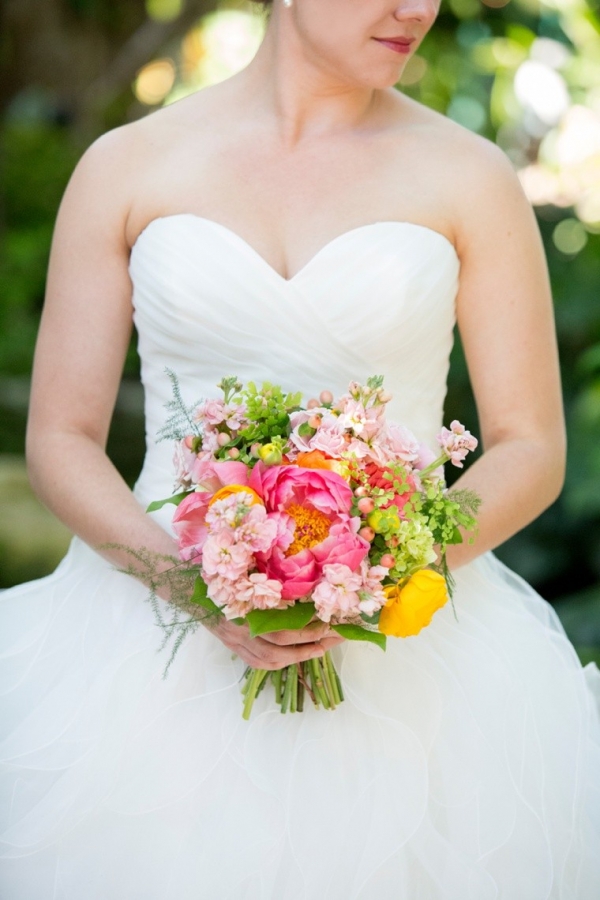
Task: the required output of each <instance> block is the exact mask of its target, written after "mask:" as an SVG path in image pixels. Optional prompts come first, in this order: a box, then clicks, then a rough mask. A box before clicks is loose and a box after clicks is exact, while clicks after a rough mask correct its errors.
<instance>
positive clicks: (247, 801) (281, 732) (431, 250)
mask: <svg viewBox="0 0 600 900" xmlns="http://www.w3.org/2000/svg"><path fill="white" fill-rule="evenodd" d="M459 268H460V266H459V261H458V258H457V256H456V253H455V251H454V249H453V247H452V245H451V244H450V243H449V242H448V241H447V239H446V238H445V237H443V236H442V235H440V234H438V233H437V232H434V231H432V230H431V229H428V228H425V227H423V226H419V225H415V224H412V223H406V222H381V223H374V224H372V225H367V226H364V227H362V228H359V229H355V230H353V231H351V232H347V233H346V234H345V235H341V236H340V237H339V238H337V239H336V240H335V241H333V242H331V243H329V244H328V245H327V246H326V247H324V248H323V250H322V251H320V253H319V254H317V256H315V257H314V258H313V259H312V260H311V261H310V262H309V263H308V264H307V266H305V267H304V268H303V269H302V270H301V271H300V272H299V273H298V274H297V275H296V276H295V277H294V278H292V279H291V280H290V281H286V280H285V279H283V278H281V276H279V275H278V274H277V273H276V272H275V271H274V270H273V269H271V268H270V267H269V266H268V265H267V263H266V262H264V260H262V259H261V258H260V257H259V256H258V255H257V254H256V252H255V251H253V250H252V248H251V247H250V246H249V245H248V244H246V243H245V242H244V241H242V239H241V238H239V237H238V236H237V235H235V234H233V232H231V231H229V230H228V229H226V228H224V227H223V226H221V225H218V224H217V223H214V222H211V221H210V220H206V219H202V218H200V217H197V216H191V215H176V216H168V217H165V218H162V219H156V220H154V221H153V222H152V223H150V225H149V226H148V227H147V228H146V229H145V231H144V232H143V233H142V235H141V236H140V238H139V239H138V242H137V243H136V245H135V247H134V250H133V252H132V258H131V269H130V271H131V277H132V281H133V285H134V294H133V299H134V305H135V317H136V324H137V327H138V330H139V335H140V351H141V355H142V363H143V380H144V384H145V389H146V416H147V430H148V453H147V457H146V462H145V465H144V470H143V472H142V475H141V477H140V480H139V482H138V484H137V486H136V496H137V497H138V499H139V501H140V503H142V504H146V503H147V502H148V501H149V500H150V499H156V498H157V497H162V496H166V495H168V494H169V493H170V489H171V486H172V471H171V452H172V451H171V448H170V447H169V446H168V445H167V444H164V443H159V444H156V442H155V437H156V431H157V429H158V428H159V427H160V426H161V425H162V424H163V422H164V418H165V415H166V414H165V411H164V408H163V404H164V402H165V401H166V400H167V399H168V398H169V390H170V388H169V384H168V380H167V378H166V376H165V373H164V368H165V366H168V367H169V368H171V369H172V370H174V371H175V372H176V373H177V374H178V375H179V377H180V379H181V382H182V388H183V391H184V394H185V396H186V397H187V398H188V399H189V400H190V401H191V400H193V399H196V398H199V397H200V396H212V395H214V394H215V393H216V389H215V384H216V382H218V381H219V379H220V378H221V376H222V375H224V374H237V375H239V376H240V377H241V378H242V379H243V380H250V379H253V380H255V381H262V380H263V379H269V380H271V381H274V382H276V383H280V384H282V385H283V386H284V387H285V388H287V389H290V390H292V389H294V390H295V389H303V390H304V391H305V397H308V396H311V394H315V395H316V394H318V393H319V391H320V390H322V389H323V388H328V389H330V390H332V391H333V392H334V393H338V392H340V391H342V390H343V389H344V388H345V387H346V385H347V382H348V381H350V380H353V379H358V380H361V379H364V378H366V377H367V376H368V375H370V374H384V375H385V379H386V380H385V383H386V386H387V387H388V389H389V390H391V391H392V392H393V393H394V401H393V411H392V414H393V416H394V417H395V418H397V419H398V420H399V421H401V422H402V423H403V424H405V425H407V426H408V427H411V428H412V429H413V430H414V431H415V432H416V433H417V434H418V436H419V437H420V438H421V439H424V440H431V439H432V436H433V435H434V434H435V432H436V430H437V429H438V428H439V425H440V423H441V417H442V408H443V401H444V395H445V381H446V375H447V369H448V356H449V352H450V348H451V343H452V326H453V323H454V300H455V296H456V291H457V285H458V276H459ZM170 514H171V513H170V512H168V511H164V510H163V511H161V513H159V514H157V518H158V519H159V521H161V522H162V524H163V525H164V527H165V528H169V521H168V519H169V516H170ZM456 581H457V590H456V595H455V605H456V610H457V618H455V617H454V614H453V612H452V609H451V608H450V606H446V607H444V608H443V609H441V610H440V611H438V612H437V613H436V615H435V616H434V619H433V621H432V624H431V625H430V626H429V627H428V628H427V629H425V630H424V631H423V632H421V634H420V635H418V636H416V637H412V638H407V639H404V640H393V639H391V640H389V642H388V650H387V652H386V653H382V652H381V651H380V650H379V649H378V648H377V647H373V646H372V645H367V644H362V643H360V644H354V643H345V644H343V645H341V646H339V647H336V648H335V650H334V651H333V652H334V657H335V659H336V663H337V665H338V669H339V671H340V674H341V678H342V681H343V684H344V687H345V692H346V700H345V701H344V703H343V704H342V705H341V706H340V707H339V708H338V709H337V710H335V711H333V712H326V711H323V710H315V709H313V708H312V707H309V708H307V709H306V710H305V712H304V713H302V714H298V715H286V716H282V715H281V714H280V713H279V712H278V710H277V709H276V708H275V706H274V704H273V702H272V700H271V698H270V695H269V692H268V691H264V692H263V693H262V694H261V695H260V696H259V698H258V700H257V701H256V704H255V708H254V711H253V714H252V718H251V720H250V721H249V722H245V721H243V720H242V719H241V697H240V678H241V675H242V672H243V669H244V665H243V663H242V662H241V661H240V660H239V659H236V658H232V657H231V653H230V652H229V651H228V650H227V649H226V648H225V647H224V646H223V645H222V644H221V643H220V642H219V641H218V639H216V638H215V637H214V636H213V635H211V634H210V633H209V632H208V631H206V630H205V629H199V630H198V631H197V632H196V633H194V634H193V635H192V636H190V637H189V638H188V639H187V640H186V641H185V643H184V645H183V647H182V648H181V650H180V652H179V654H178V656H177V657H176V659H175V662H174V664H173V666H172V669H171V671H170V673H169V675H168V677H167V678H166V679H163V677H162V675H163V671H164V667H165V664H166V659H167V657H166V656H165V655H164V654H160V653H158V652H157V648H158V646H159V644H160V640H161V635H160V632H159V631H158V629H157V627H156V625H155V622H154V615H153V612H152V610H151V608H150V605H149V603H148V602H147V591H146V589H145V588H144V587H143V586H141V585H140V584H139V583H137V582H136V581H134V580H133V579H131V578H130V577H128V576H126V575H124V574H122V573H119V572H117V571H115V570H114V569H113V568H112V567H111V566H110V564H108V563H107V562H106V561H105V560H103V559H102V558H101V557H99V556H98V555H97V554H96V553H94V552H93V551H92V550H91V549H90V548H89V547H87V546H86V545H85V544H83V543H82V542H81V541H80V540H78V539H74V541H73V544H72V546H71V549H70V551H69V553H68V555H67V557H66V558H65V560H64V561H63V562H62V563H61V565H60V566H59V567H58V569H57V570H56V572H55V573H54V574H52V575H51V576H49V577H48V578H45V579H41V580H39V581H36V582H31V583H30V584H26V585H22V586H20V587H17V588H13V589H11V590H9V591H5V592H3V593H2V594H0V686H1V695H0V738H1V742H0V834H1V839H0V856H1V859H0V897H2V898H3V900H4V898H6V900H81V898H83V897H85V898H86V900H106V898H108V897H111V898H115V900H138V898H139V900H175V898H177V900H204V898H206V900H500V898H502V900H597V897H598V896H599V892H600V853H599V851H600V721H599V708H600V676H599V674H598V670H597V669H596V668H595V666H593V665H590V666H587V667H585V668H582V667H581V665H580V664H579V661H578V659H577V656H576V654H575V651H574V649H573V647H572V646H571V644H570V643H569V641H568V640H567V638H566V636H565V633H564V631H563V629H562V627H561V625H560V622H559V621H558V619H557V617H556V615H555V614H554V612H553V610H552V608H551V607H550V606H549V605H548V604H547V603H546V602H545V601H544V600H543V599H542V598H541V597H539V595H537V594H536V593H535V592H534V591H533V590H532V589H531V588H530V587H529V586H528V585H527V584H526V583H525V582H523V580H522V579H520V578H519V577H518V576H517V575H515V574H514V573H512V572H510V571H509V570H508V569H507V568H506V567H505V566H503V565H502V564H501V563H500V562H499V561H498V560H497V559H496V558H495V557H494V555H493V554H491V553H488V554H485V555H484V556H482V557H480V558H479V559H477V560H475V561H474V562H473V563H471V564H469V565H467V566H464V567H462V568H461V569H459V570H458V571H457V572H456Z"/></svg>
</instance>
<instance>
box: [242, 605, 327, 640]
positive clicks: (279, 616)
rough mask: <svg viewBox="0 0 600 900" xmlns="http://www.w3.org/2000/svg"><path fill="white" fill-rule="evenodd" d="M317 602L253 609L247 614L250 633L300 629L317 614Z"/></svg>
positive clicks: (253, 635)
mask: <svg viewBox="0 0 600 900" xmlns="http://www.w3.org/2000/svg"><path fill="white" fill-rule="evenodd" d="M315 614H316V610H315V604H314V603H312V602H310V603H296V604H294V606H288V608H287V609H253V610H252V612H249V613H248V615H247V616H246V621H247V622H248V625H249V626H250V634H251V635H252V637H256V635H257V634H269V633H270V632H271V631H287V630H289V631H298V630H299V629H300V628H304V627H305V626H306V625H308V623H309V622H310V620H311V619H312V618H313V617H314V616H315Z"/></svg>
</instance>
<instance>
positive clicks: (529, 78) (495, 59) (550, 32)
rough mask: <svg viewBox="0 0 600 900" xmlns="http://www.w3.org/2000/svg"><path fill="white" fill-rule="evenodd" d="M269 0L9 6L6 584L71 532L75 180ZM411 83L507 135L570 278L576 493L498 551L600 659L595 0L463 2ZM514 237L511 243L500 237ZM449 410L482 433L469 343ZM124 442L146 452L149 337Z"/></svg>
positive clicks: (133, 381)
mask: <svg viewBox="0 0 600 900" xmlns="http://www.w3.org/2000/svg"><path fill="white" fill-rule="evenodd" d="M263 29H264V16H263V14H262V13H261V12H259V11H257V7H256V5H254V4H251V3H247V2H243V0H240V2H216V0H188V2H187V3H186V2H184V0H12V2H11V0H6V2H4V4H3V5H2V6H1V7H0V246H1V251H0V285H1V288H0V587H7V586H9V585H11V584H14V583H17V582H19V581H22V580H26V579H31V578H34V577H38V576H41V575H44V574H46V573H47V572H49V571H51V570H52V569H53V568H54V566H55V565H56V564H57V562H58V560H59V559H60V557H61V555H62V554H63V553H64V550H65V547H66V545H67V542H68V534H67V533H66V531H65V529H64V528H63V527H62V526H60V525H59V524H58V523H56V521H55V520H54V519H53V518H52V516H51V515H50V514H49V513H48V512H47V511H45V510H43V509H42V508H41V507H40V505H39V504H38V503H37V501H36V500H35V498H34V497H33V495H32V494H31V492H30V490H29V488H28V485H27V479H26V474H25V467H24V460H23V449H24V431H25V417H26V409H27V401H28V393H29V373H30V369H31V361H32V356H33V348H34V341H35V334H36V330H37V325H38V320H39V314H40V310H41V307H42V303H43V296H44V282H45V273H46V266H47V262H48V253H49V247H50V241H51V236H52V229H53V224H54V219H55V216H56V211H57V208H58V204H59V202H60V198H61V195H62V192H63V191H64V188H65V186H66V183H67V181H68V178H69V176H70V173H71V172H72V170H73V167H74V165H75V163H76V162H77V160H78V159H79V157H80V155H81V154H82V152H83V151H84V150H85V148H86V147H87V146H88V145H89V143H90V142H91V141H92V140H94V138H95V137H97V136H98V135H99V134H101V133H102V132H104V131H106V130H107V129H109V128H112V127H115V126H116V125H119V124H121V123H123V122H127V121H131V120H133V119H136V118H138V117H140V116H142V115H144V114H146V113H147V112H148V111H150V110H152V109H155V108H157V107H158V106H160V105H162V104H164V103H168V102H172V101H173V100H175V99H177V98H178V97H181V96H184V95H185V94H186V93H189V92H191V91H194V90H198V89H201V88H202V87H204V86H205V85H207V84H210V83H213V82H215V81H218V80H220V79H222V78H224V77H227V76H228V75H229V74H232V73H233V72H235V71H236V70H237V69H239V68H240V67H242V66H243V65H245V64H246V63H247V62H248V61H249V60H250V59H251V57H252V55H253V53H254V52H255V50H256V47H257V45H258V43H259V41H260V38H261V35H262V33H263ZM399 89H400V90H402V91H405V92H406V93H407V94H408V95H410V96H412V97H414V98H416V99H417V100H419V101H420V102H422V103H424V104H426V105H428V106H431V107H433V108H435V109H437V110H439V111H441V112H443V113H445V114H446V115H448V116H450V117H451V118H453V119H455V120H456V121H458V122H460V123H461V124H463V125H464V126H466V127H467V128H470V129H472V130H474V131H477V132H479V133H480V134H483V135H485V136H486V137H488V138H490V139H491V140H493V141H496V142H497V143H498V144H499V145H500V146H501V147H502V148H503V150H504V151H505V152H506V153H507V155H508V156H509V157H510V159H511V161H512V163H513V165H514V167H515V169H516V170H517V172H518V173H519V177H520V179H521V181H522V184H523V187H524V189H525V191H526V193H527V195H528V197H529V199H530V200H531V202H532V204H533V205H534V207H535V211H536V214H537V217H538V221H539V226H540V230H541V233H542V236H543V239H544V243H545V247H546V254H547V259H548V265H549V269H550V275H551V280H552V286H553V295H554V300H555V307H556V319H557V327H558V336H559V346H560V356H561V366H562V377H563V389H564V396H565V405H566V412H567V421H568V432H569V460H568V475H567V482H566V485H565V489H564V491H563V493H562V495H561V497H560V498H559V500H558V501H557V502H556V503H555V504H554V505H553V506H552V507H551V508H550V509H549V510H547V511H546V512H545V513H544V514H543V515H542V516H541V517H540V518H539V519H538V520H537V521H536V522H534V523H533V524H532V525H530V526H529V527H528V528H526V529H525V530H524V531H522V532H521V533H520V534H519V535H517V536H516V537H514V538H512V539H511V540H510V541H508V542H507V543H506V544H504V545H503V546H502V547H500V548H499V549H498V551H497V553H498V555H499V556H500V557H501V558H502V559H503V560H504V561H505V562H506V563H507V564H508V565H509V566H511V567H512V568H513V569H515V570H516V571H517V572H519V573H520V574H521V575H523V576H524V577H525V578H526V579H527V580H528V581H529V582H530V583H531V584H533V585H534V587H536V589H538V590H539V591H540V593H542V595H543V596H544V597H546V598H547V599H548V600H549V601H550V602H551V603H553V604H554V605H555V608H556V610H557V611H558V613H559V615H560V617H561V619H562V621H563V623H564V625H565V627H566V628H567V631H568V633H569V635H570V637H571V639H572V640H573V641H574V643H575V645H576V647H577V650H578V652H579V654H580V656H581V658H582V659H583V660H584V661H588V660H590V659H596V660H598V661H600V583H599V582H600V579H599V576H600V302H599V300H600V16H599V12H598V8H597V7H596V6H592V4H591V3H587V2H585V0H485V2H482V0H447V2H444V3H443V4H442V8H441V11H440V15H439V18H438V21H437V23H436V25H435V26H434V29H433V30H432V31H431V33H430V34H429V35H428V36H427V38H426V40H425V42H424V43H423V45H422V46H421V47H420V48H419V52H418V54H417V55H416V56H415V57H413V58H412V59H411V61H410V63H409V65H408V67H407V69H406V70H405V72H404V75H403V78H402V82H401V84H400V85H399ZM499 252H501V249H500V250H499ZM447 414H448V417H449V418H450V417H454V416H456V417H458V418H461V419H462V420H463V421H465V422H467V424H468V425H469V427H471V428H472V430H474V431H475V432H477V418H476V412H475V407H474V402H473V397H472V395H471V392H470V388H469V383H468V378H467V373H466V367H465V363H464V358H463V355H462V352H461V348H460V343H459V342H458V341H457V343H456V346H455V350H454V353H453V360H452V368H451V378H450V386H449V395H448V402H447ZM109 453H110V454H111V456H112V458H113V459H114V461H115V462H116V464H117V466H118V468H119V469H120V470H121V471H122V472H123V474H124V476H125V477H126V479H127V480H128V482H129V483H133V481H134V480H135V478H136V476H137V473H138V471H139V468H140V465H141V459H142V454H143V425H142V409H141V392H140V387H139V382H138V360H137V356H136V352H135V346H134V345H132V347H131V350H130V353H129V356H128V359H127V364H126V369H125V373H124V379H123V385H122V389H121V392H120V395H119V401H118V404H117V409H116V411H115V416H114V421H113V427H112V431H111V437H110V441H109Z"/></svg>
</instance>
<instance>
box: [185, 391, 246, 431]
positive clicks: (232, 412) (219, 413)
mask: <svg viewBox="0 0 600 900" xmlns="http://www.w3.org/2000/svg"><path fill="white" fill-rule="evenodd" d="M245 412H246V409H245V407H244V406H243V404H236V403H224V402H223V400H216V399H211V400H205V401H204V403H203V404H202V405H201V406H200V407H199V408H198V410H197V411H196V419H197V420H198V421H199V422H203V423H204V424H205V426H208V427H209V428H210V426H212V427H213V428H214V427H215V426H216V425H222V424H225V425H227V427H228V428H230V429H231V430H232V431H237V430H238V429H239V428H241V427H242V425H244V424H245V423H246V419H245Z"/></svg>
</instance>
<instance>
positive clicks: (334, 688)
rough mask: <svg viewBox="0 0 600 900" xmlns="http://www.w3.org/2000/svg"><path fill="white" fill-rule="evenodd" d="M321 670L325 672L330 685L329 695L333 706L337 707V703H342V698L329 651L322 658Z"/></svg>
mask: <svg viewBox="0 0 600 900" xmlns="http://www.w3.org/2000/svg"><path fill="white" fill-rule="evenodd" d="M323 668H324V669H325V672H326V674H327V676H328V677H329V683H330V685H331V694H332V696H333V699H334V701H335V706H337V705H338V703H341V702H342V700H343V699H344V697H343V695H342V692H341V690H340V680H339V677H338V673H337V672H336V670H335V666H334V664H333V660H332V658H331V654H330V652H329V650H328V651H327V652H326V654H325V656H324V657H323Z"/></svg>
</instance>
